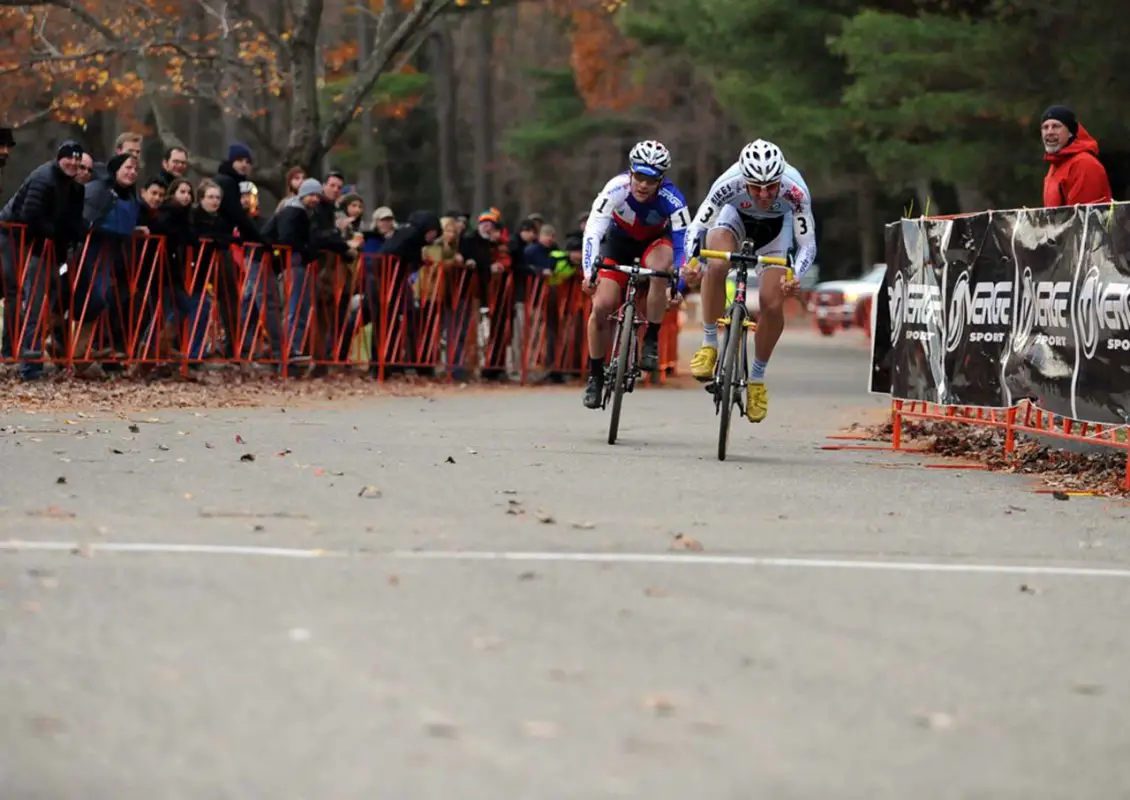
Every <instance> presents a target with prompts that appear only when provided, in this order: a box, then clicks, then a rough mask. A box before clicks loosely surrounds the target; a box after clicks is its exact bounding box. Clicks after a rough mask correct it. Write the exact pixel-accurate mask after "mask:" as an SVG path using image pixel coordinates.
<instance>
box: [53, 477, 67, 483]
mask: <svg viewBox="0 0 1130 800" xmlns="http://www.w3.org/2000/svg"><path fill="white" fill-rule="evenodd" d="M66 482H67V479H66V478H64V477H63V476H62V475H60V476H59V477H58V478H56V479H55V483H66Z"/></svg>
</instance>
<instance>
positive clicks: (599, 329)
mask: <svg viewBox="0 0 1130 800" xmlns="http://www.w3.org/2000/svg"><path fill="white" fill-rule="evenodd" d="M619 306H620V286H619V284H617V283H616V281H614V280H609V279H608V278H601V279H600V281H599V282H598V283H597V284H596V294H594V295H593V296H592V313H591V314H589V358H590V359H592V360H594V361H597V360H599V361H603V360H604V354H605V352H607V346H608V341H609V336H610V332H611V327H612V322H611V320H609V316H611V315H612V314H615V313H616V309H617V308H618V307H619Z"/></svg>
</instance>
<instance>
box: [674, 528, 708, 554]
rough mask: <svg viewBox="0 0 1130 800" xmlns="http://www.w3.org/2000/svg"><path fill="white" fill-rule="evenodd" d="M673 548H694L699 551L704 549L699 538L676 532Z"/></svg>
mask: <svg viewBox="0 0 1130 800" xmlns="http://www.w3.org/2000/svg"><path fill="white" fill-rule="evenodd" d="M670 549H672V550H693V551H694V552H696V553H698V552H701V551H702V545H701V544H699V541H698V539H695V538H693V537H690V536H684V535H683V534H681V533H678V534H675V539H674V541H672V542H671V548H670Z"/></svg>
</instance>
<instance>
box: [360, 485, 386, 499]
mask: <svg viewBox="0 0 1130 800" xmlns="http://www.w3.org/2000/svg"><path fill="white" fill-rule="evenodd" d="M357 496H358V497H365V498H377V497H380V496H381V490H380V489H378V488H377V487H376V486H362V487H361V491H359V492H358V493H357Z"/></svg>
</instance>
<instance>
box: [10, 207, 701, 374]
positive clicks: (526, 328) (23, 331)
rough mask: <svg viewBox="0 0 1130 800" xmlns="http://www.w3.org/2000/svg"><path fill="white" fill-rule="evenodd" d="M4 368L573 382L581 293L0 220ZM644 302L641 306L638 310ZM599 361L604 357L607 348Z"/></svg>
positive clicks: (584, 332) (522, 279) (530, 280)
mask: <svg viewBox="0 0 1130 800" xmlns="http://www.w3.org/2000/svg"><path fill="white" fill-rule="evenodd" d="M0 257H2V263H3V272H2V274H0V281H2V284H3V291H4V315H3V335H2V339H3V343H4V347H3V361H5V362H20V363H21V364H22V367H21V369H22V370H25V371H28V370H30V371H32V372H34V371H36V370H40V369H42V365H43V364H45V363H54V364H55V365H57V366H60V367H63V368H75V367H78V368H84V367H85V366H87V365H89V364H91V363H95V362H97V363H101V364H121V365H124V366H143V367H152V366H154V365H164V366H178V367H179V368H180V369H181V370H182V371H188V370H190V369H195V368H197V367H198V366H199V365H201V364H203V363H232V364H247V363H254V364H263V365H270V366H271V367H273V368H275V369H277V370H278V371H279V372H280V373H281V374H283V375H287V374H289V373H290V372H293V370H294V368H295V367H296V366H297V365H303V366H305V365H309V364H314V365H317V366H319V367H365V368H369V369H371V370H372V371H373V373H374V374H375V375H376V377H378V378H379V379H383V378H384V377H386V376H387V375H390V374H394V373H397V372H403V371H404V370H408V369H412V370H416V371H417V372H421V373H424V374H433V375H438V374H440V373H442V374H443V375H445V376H446V377H447V378H448V379H463V378H466V377H470V376H471V375H472V374H479V375H481V376H483V377H501V376H503V375H507V376H509V377H510V378H512V379H515V380H519V381H521V382H523V383H529V382H536V381H539V380H542V379H544V378H546V377H550V376H578V375H582V374H584V373H585V371H586V369H587V366H586V365H587V361H588V317H589V311H590V308H591V302H590V300H589V298H588V297H587V296H586V295H585V294H584V293H583V292H582V291H581V288H580V283H579V280H578V279H571V280H567V281H565V282H562V283H556V284H553V283H550V282H549V280H548V279H546V278H543V277H541V276H540V275H527V274H518V275H516V274H512V273H510V272H502V273H497V274H493V275H491V276H490V279H489V281H486V280H480V277H479V275H478V274H477V273H475V272H474V271H473V270H469V269H465V268H462V267H434V266H425V267H424V268H423V269H419V270H416V271H412V270H408V269H405V268H403V267H402V266H401V264H400V263H399V261H398V260H397V259H395V258H391V257H388V256H378V255H365V256H362V257H361V258H359V259H356V260H354V261H349V260H347V259H345V258H342V257H339V256H337V255H335V254H332V253H321V254H320V255H319V257H318V258H317V260H315V261H313V262H311V263H306V260H305V259H304V258H303V257H302V256H301V255H300V254H296V253H292V252H291V251H290V250H289V249H288V248H283V247H275V248H270V247H263V246H260V245H254V244H242V245H241V244H238V243H237V244H235V245H232V246H231V247H230V248H223V247H217V246H216V245H215V244H213V243H211V242H209V241H207V240H202V241H201V242H200V244H199V245H198V246H197V247H195V248H189V249H186V250H181V251H179V252H177V251H171V250H170V248H169V247H168V246H167V243H166V242H165V241H164V240H163V239H162V238H161V237H134V238H130V239H127V238H114V237H108V236H102V235H99V234H97V233H95V234H91V235H90V236H88V237H87V239H86V241H85V242H83V244H82V245H81V246H78V247H74V248H71V250H70V251H69V252H67V253H64V254H60V253H56V252H55V247H54V245H53V244H52V243H50V242H48V243H46V244H44V243H42V242H32V241H31V237H30V236H29V235H28V232H27V231H26V229H24V227H23V226H20V225H7V226H0ZM641 308H642V306H641ZM678 328H679V314H678V310H677V309H672V310H671V311H669V312H668V314H667V316H666V318H665V319H664V324H663V327H662V328H661V331H660V372H659V377H660V380H661V381H662V380H664V379H665V378H666V376H667V375H669V374H674V372H675V370H676V367H677V364H678ZM606 352H607V350H606Z"/></svg>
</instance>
